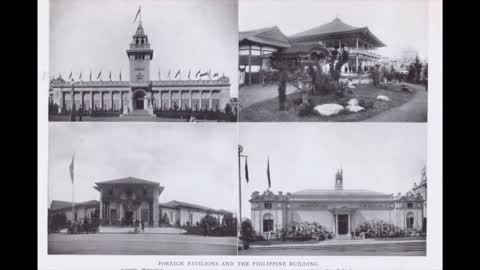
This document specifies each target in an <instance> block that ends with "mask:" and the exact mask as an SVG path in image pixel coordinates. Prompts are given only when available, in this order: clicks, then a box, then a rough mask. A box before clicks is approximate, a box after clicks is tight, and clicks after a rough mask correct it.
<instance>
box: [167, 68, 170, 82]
mask: <svg viewBox="0 0 480 270" xmlns="http://www.w3.org/2000/svg"><path fill="white" fill-rule="evenodd" d="M167 78H168V79H169V80H170V69H169V70H168V75H167Z"/></svg>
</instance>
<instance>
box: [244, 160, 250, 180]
mask: <svg viewBox="0 0 480 270" xmlns="http://www.w3.org/2000/svg"><path fill="white" fill-rule="evenodd" d="M245 179H247V183H248V181H249V180H250V179H248V158H245Z"/></svg>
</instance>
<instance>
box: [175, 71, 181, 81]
mask: <svg viewBox="0 0 480 270" xmlns="http://www.w3.org/2000/svg"><path fill="white" fill-rule="evenodd" d="M178 75H180V69H179V70H178V72H177V74H175V79H176V78H177V77H178Z"/></svg>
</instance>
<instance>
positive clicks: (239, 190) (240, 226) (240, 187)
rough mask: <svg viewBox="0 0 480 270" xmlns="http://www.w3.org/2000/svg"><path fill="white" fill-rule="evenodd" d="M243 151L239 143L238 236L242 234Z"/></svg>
mask: <svg viewBox="0 0 480 270" xmlns="http://www.w3.org/2000/svg"><path fill="white" fill-rule="evenodd" d="M242 151H243V146H241V145H240V144H239V145H238V217H239V223H238V236H240V231H241V228H242V171H241V168H240V167H241V165H240V158H241V153H242Z"/></svg>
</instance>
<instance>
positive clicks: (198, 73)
mask: <svg viewBox="0 0 480 270" xmlns="http://www.w3.org/2000/svg"><path fill="white" fill-rule="evenodd" d="M198 75H200V69H199V70H198V72H197V74H195V78H197V77H198Z"/></svg>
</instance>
